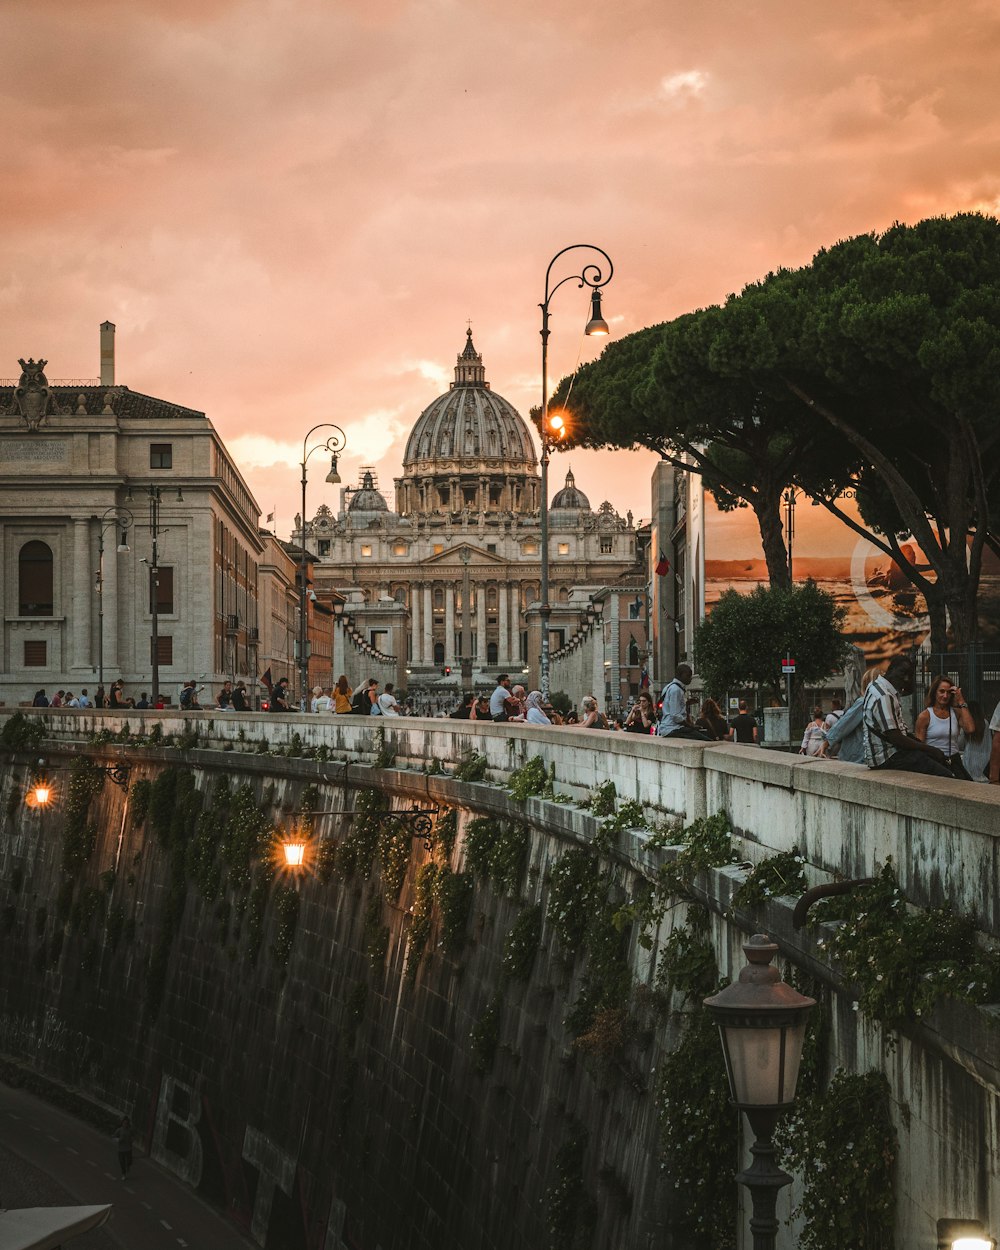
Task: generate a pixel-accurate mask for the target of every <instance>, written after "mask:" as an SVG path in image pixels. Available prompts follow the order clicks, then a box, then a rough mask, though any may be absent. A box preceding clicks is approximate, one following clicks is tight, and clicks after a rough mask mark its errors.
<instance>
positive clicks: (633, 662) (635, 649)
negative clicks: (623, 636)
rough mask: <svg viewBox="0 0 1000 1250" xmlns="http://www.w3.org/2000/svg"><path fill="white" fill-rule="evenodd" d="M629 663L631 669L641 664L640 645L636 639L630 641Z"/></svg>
mask: <svg viewBox="0 0 1000 1250" xmlns="http://www.w3.org/2000/svg"><path fill="white" fill-rule="evenodd" d="M628 662H629V667H630V668H635V667H636V666H637V665H638V663H639V644H638V643H637V642H636V640H635V639H634V638H632V639H630V640H629V644H628Z"/></svg>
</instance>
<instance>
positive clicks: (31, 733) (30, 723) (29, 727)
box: [0, 712, 45, 751]
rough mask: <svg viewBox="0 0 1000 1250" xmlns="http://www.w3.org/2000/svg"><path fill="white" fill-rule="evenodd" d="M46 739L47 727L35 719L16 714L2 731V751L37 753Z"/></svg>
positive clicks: (0, 732) (0, 742)
mask: <svg viewBox="0 0 1000 1250" xmlns="http://www.w3.org/2000/svg"><path fill="white" fill-rule="evenodd" d="M44 739H45V726H44V724H43V723H42V722H41V721H40V720H36V719H35V718H34V717H31V716H25V714H24V713H23V712H15V713H14V715H13V716H11V717H10V718H9V720H7V721H6V723H5V724H4V727H3V728H2V729H0V750H4V751H37V750H38V748H39V747H40V746H41V745H42V742H43V741H44Z"/></svg>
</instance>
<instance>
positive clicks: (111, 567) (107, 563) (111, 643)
mask: <svg viewBox="0 0 1000 1250" xmlns="http://www.w3.org/2000/svg"><path fill="white" fill-rule="evenodd" d="M109 538H110V541H109ZM117 546H118V541H117V539H116V537H115V535H114V532H113V531H109V533H108V534H106V535H105V536H104V575H103V579H102V581H103V585H102V587H101V598H102V600H103V603H99V604H98V605H97V607H98V611H100V610H101V608H102V607H103V609H104V688H105V690H107V689H108V687H109V686H110V685H111V683H112V682H113V681H116V680H117V679H118V677H119V676H120V675H121V674H120V673H119V672H118V615H119V614H118V560H119V557H118V553H117V552H116V550H115V548H116V547H117ZM139 569H140V573H139V586H140V591H139V593H137V594H136V601H135V604H134V605H133V608H134V611H135V612H136V613H137V614H138V617H139V620H140V622H141V621H144V620H145V619H146V614H145V610H146V609H147V608H148V607H149V598H148V591H147V597H146V598H145V599H144V598H143V596H142V593H141V587H142V586H144V585H147V584H148V580H149V573H148V572H147V571H146V565H145V564H142V565H140V566H139ZM142 628H143V626H142V625H141V624H140V625H139V627H138V629H139V631H141V630H142ZM149 639H150V632H149V629H148V627H147V629H146V637H145V646H144V645H143V638H142V637H141V636H139V637H138V643H137V646H138V648H139V653H138V655H137V656H136V665H137V667H138V668H139V669H140V671H145V670H146V669H147V668H148V667H149V666H150V665H151V664H152V652H151V650H150V642H149ZM144 661H145V662H144ZM98 664H100V657H99V656H98Z"/></svg>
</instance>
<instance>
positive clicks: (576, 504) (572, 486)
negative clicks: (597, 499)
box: [549, 469, 590, 512]
mask: <svg viewBox="0 0 1000 1250" xmlns="http://www.w3.org/2000/svg"><path fill="white" fill-rule="evenodd" d="M549 507H550V508H563V509H569V508H575V509H578V510H579V511H581V512H589V511H590V500H589V499H588V498H587V496H586V495H585V494H584V493H583V491H582V490H578V489H577V485H576V478H575V477H574V476H573V470H572V469H569V470H568V471H567V473H566V485H565V486H564V487H563V488H562V490H559V491H556V493H555V494H554V495H553V496H552V502H551V503H550V504H549Z"/></svg>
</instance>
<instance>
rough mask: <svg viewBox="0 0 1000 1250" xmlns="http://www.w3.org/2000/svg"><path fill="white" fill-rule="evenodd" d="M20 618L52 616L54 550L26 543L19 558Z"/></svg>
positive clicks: (40, 544)
mask: <svg viewBox="0 0 1000 1250" xmlns="http://www.w3.org/2000/svg"><path fill="white" fill-rule="evenodd" d="M17 587H18V591H17V594H18V615H19V616H51V615H52V548H51V547H50V546H49V545H48V544H47V543H42V542H37V541H36V542H30V543H25V544H24V546H23V547H22V548H21V551H20V553H19V555H18V557H17Z"/></svg>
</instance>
